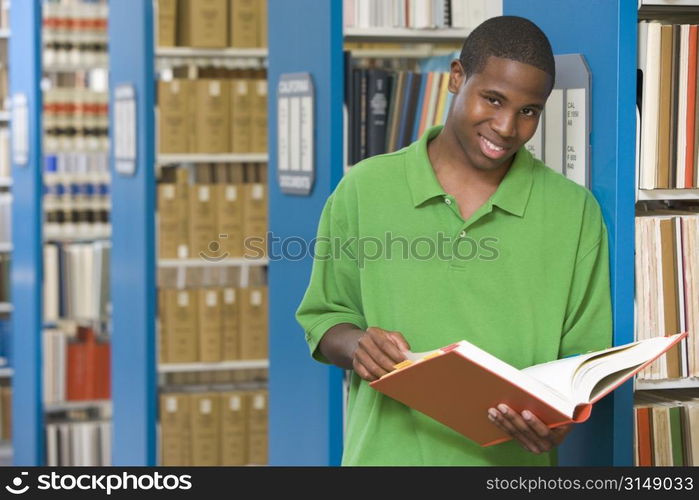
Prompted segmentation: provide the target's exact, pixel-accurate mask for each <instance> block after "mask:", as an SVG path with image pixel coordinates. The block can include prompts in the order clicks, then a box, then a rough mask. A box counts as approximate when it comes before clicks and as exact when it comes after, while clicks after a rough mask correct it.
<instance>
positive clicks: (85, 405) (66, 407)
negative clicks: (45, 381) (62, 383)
mask: <svg viewBox="0 0 699 500" xmlns="http://www.w3.org/2000/svg"><path fill="white" fill-rule="evenodd" d="M111 406H112V402H111V401H110V400H108V399H90V400H85V401H63V402H62V403H49V404H47V405H44V411H45V412H46V413H57V412H61V411H70V410H87V409H90V408H102V409H108V408H111Z"/></svg>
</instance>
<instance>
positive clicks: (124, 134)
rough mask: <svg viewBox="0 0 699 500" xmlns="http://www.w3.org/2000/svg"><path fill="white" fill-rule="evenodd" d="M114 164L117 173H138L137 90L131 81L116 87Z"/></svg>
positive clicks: (128, 174)
mask: <svg viewBox="0 0 699 500" xmlns="http://www.w3.org/2000/svg"><path fill="white" fill-rule="evenodd" d="M114 164H115V169H116V171H117V173H119V174H121V175H123V176H125V177H126V176H133V175H134V174H135V173H136V90H135V88H134V86H133V85H131V84H129V83H125V84H121V85H117V87H116V88H115V89H114Z"/></svg>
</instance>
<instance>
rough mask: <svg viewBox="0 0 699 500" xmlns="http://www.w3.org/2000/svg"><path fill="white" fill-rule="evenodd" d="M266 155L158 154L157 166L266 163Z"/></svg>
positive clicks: (267, 156)
mask: <svg viewBox="0 0 699 500" xmlns="http://www.w3.org/2000/svg"><path fill="white" fill-rule="evenodd" d="M268 158H269V155H268V154H267V153H221V154H197V153H192V154H184V153H183V154H159V155H158V164H160V165H177V164H183V163H266V162H267V160H268Z"/></svg>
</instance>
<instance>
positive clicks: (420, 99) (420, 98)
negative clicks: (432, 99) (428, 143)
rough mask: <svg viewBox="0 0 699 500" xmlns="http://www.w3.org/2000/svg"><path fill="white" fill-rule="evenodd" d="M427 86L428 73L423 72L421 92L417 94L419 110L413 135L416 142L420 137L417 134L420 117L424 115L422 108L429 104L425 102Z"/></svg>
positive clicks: (416, 112) (416, 113) (416, 114)
mask: <svg viewBox="0 0 699 500" xmlns="http://www.w3.org/2000/svg"><path fill="white" fill-rule="evenodd" d="M426 87H427V74H423V75H422V78H421V79H420V93H419V94H418V96H417V110H416V111H415V120H414V121H415V125H414V126H413V136H412V141H411V142H414V141H416V140H418V139H419V137H418V136H417V135H418V133H419V132H420V117H421V116H422V110H423V108H424V107H425V105H426V104H427V103H426V102H425V88H426Z"/></svg>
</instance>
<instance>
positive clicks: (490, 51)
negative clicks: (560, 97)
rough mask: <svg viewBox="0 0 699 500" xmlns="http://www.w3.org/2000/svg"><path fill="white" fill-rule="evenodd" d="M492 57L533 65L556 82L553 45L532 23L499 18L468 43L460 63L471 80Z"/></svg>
mask: <svg viewBox="0 0 699 500" xmlns="http://www.w3.org/2000/svg"><path fill="white" fill-rule="evenodd" d="M490 56H495V57H501V58H504V59H511V60H513V61H517V62H521V63H524V64H530V65H531V66H534V67H536V68H539V69H540V70H542V71H545V72H546V73H548V74H549V75H550V76H551V82H552V84H551V86H552V87H553V82H554V81H555V80H556V62H555V60H554V58H553V50H551V43H550V42H549V39H548V38H547V37H546V35H545V34H544V32H543V31H541V29H540V28H539V27H538V26H537V25H536V24H534V23H533V22H531V21H530V20H529V19H525V18H523V17H518V16H498V17H492V18H490V19H486V20H485V21H484V22H483V23H481V24H479V25H478V26H477V27H476V28H475V29H474V30H473V31H472V32H471V33H470V34H469V35H468V36H467V37H466V40H465V41H464V45H463V47H462V48H461V55H460V56H459V60H460V61H461V65H462V66H463V68H464V71H465V72H466V76H467V77H470V76H471V75H474V74H476V73H480V72H481V71H483V68H485V64H486V62H487V61H488V58H489V57H490Z"/></svg>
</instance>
